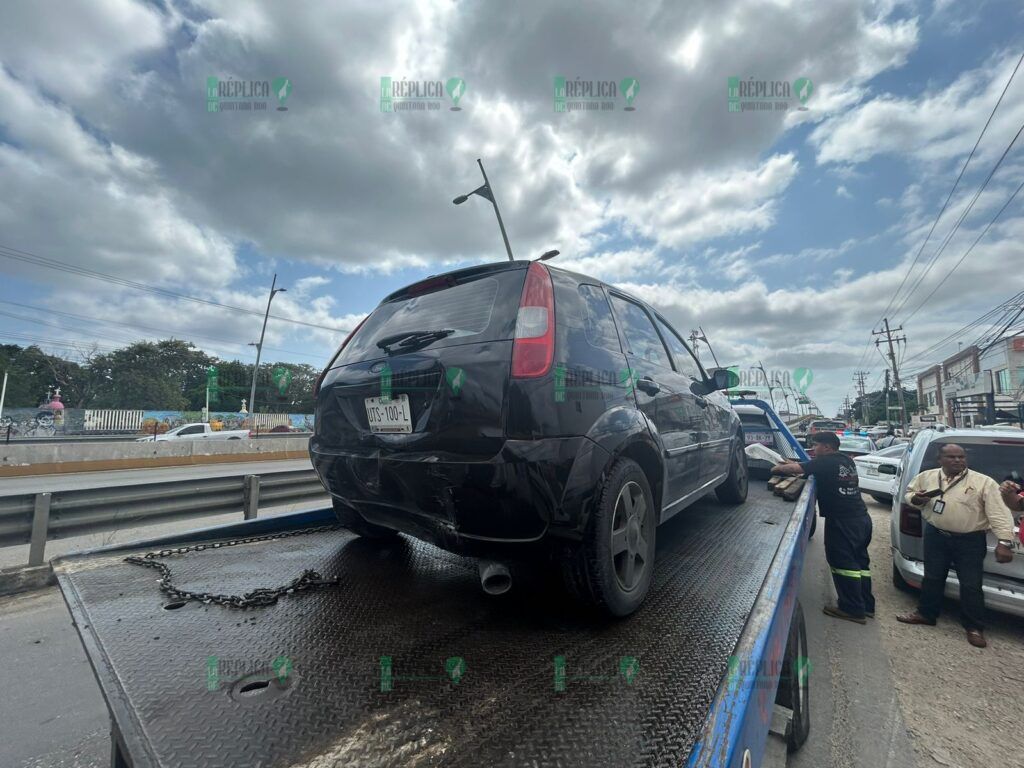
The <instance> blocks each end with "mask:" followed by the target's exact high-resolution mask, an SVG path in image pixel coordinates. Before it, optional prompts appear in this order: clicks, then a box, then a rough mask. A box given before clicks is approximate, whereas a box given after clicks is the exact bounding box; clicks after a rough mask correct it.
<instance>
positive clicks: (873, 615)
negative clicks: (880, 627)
mask: <svg viewBox="0 0 1024 768" xmlns="http://www.w3.org/2000/svg"><path fill="white" fill-rule="evenodd" d="M864 615H865V616H867V617H868V618H869V619H873V618H875V612H874V611H864Z"/></svg>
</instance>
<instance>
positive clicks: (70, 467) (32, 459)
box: [0, 437, 309, 477]
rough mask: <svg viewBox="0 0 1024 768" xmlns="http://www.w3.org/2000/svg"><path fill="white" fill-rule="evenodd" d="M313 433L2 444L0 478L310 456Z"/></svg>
mask: <svg viewBox="0 0 1024 768" xmlns="http://www.w3.org/2000/svg"><path fill="white" fill-rule="evenodd" d="M308 447H309V438H308V437H282V438H279V439H276V440H163V441H157V442H150V443H65V444H53V443H48V444H42V445H39V444H35V445H15V444H10V445H0V477H16V476H21V475H46V474H55V473H64V472H92V471H107V470H112V469H145V468H148V467H171V466H183V465H189V464H216V463H221V462H238V461H264V460H265V461H279V460H283V459H301V458H305V457H306V456H308V455H309V451H308Z"/></svg>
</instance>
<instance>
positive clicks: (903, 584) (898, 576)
mask: <svg viewBox="0 0 1024 768" xmlns="http://www.w3.org/2000/svg"><path fill="white" fill-rule="evenodd" d="M892 585H893V586H894V587H896V589H898V590H899V591H900V592H907V593H910V594H913V593H914V592H915V591H916V590H915V589H914V588H913V587H912V586H910V584H909V582H907V580H906V579H904V578H903V574H902V573H900V569H899V568H897V567H896V563H893V564H892Z"/></svg>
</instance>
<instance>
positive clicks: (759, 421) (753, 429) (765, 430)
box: [732, 402, 776, 477]
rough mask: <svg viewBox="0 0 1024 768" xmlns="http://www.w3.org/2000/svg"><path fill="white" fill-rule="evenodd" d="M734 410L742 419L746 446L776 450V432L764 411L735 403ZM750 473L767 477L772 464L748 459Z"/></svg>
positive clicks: (752, 406) (746, 404) (763, 460)
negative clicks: (760, 446) (759, 446)
mask: <svg viewBox="0 0 1024 768" xmlns="http://www.w3.org/2000/svg"><path fill="white" fill-rule="evenodd" d="M732 407H733V410H734V411H736V414H737V415H738V416H739V417H740V423H741V424H742V425H743V441H744V444H745V445H755V444H757V445H763V446H765V447H766V448H771V449H772V450H775V448H776V445H775V430H774V427H773V426H772V423H771V421H770V420H769V419H768V416H767V414H766V413H765V412H764V409H762V408H759V407H758V406H756V405H753V404H748V403H742V402H739V403H737V402H734V403H733V406H732ZM747 463H748V465H749V467H750V473H751V475H753V476H754V477H767V476H768V475H769V474H770V473H771V468H772V463H771V462H769V461H767V460H765V459H757V458H750V457H749V456H748V457H747Z"/></svg>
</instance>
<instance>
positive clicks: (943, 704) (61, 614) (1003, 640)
mask: <svg viewBox="0 0 1024 768" xmlns="http://www.w3.org/2000/svg"><path fill="white" fill-rule="evenodd" d="M868 506H869V509H870V510H871V512H872V517H873V518H874V520H875V544H874V545H873V548H872V558H873V562H872V571H873V572H874V573H875V574H876V577H875V579H874V585H875V594H876V597H877V599H878V605H879V609H878V611H879V612H878V617H877V619H875V620H873V621H870V622H869V623H868V624H867V625H866V626H859V625H856V624H851V623H849V622H843V621H838V620H835V619H831V618H829V617H827V616H825V615H823V614H822V613H821V606H822V605H823V604H824V603H825V602H831V601H834V599H835V595H834V591H833V588H832V583H831V578H830V576H829V572H828V568H827V565H826V563H825V560H824V553H823V547H822V527H821V526H819V528H818V533H816V534H815V536H814V538H813V539H812V540H811V543H810V544H811V546H810V548H809V550H808V557H807V560H806V562H805V565H804V571H803V576H802V580H801V587H800V600H801V603H802V604H803V607H804V614H805V617H806V622H807V631H808V644H809V656H810V660H811V665H812V666H811V673H810V674H811V693H810V705H811V735H810V738H809V740H808V742H807V743H806V744H805V745H804V747H803V749H801V750H800V751H799V752H798V753H796V754H794V755H791V756H790V762H789V765H790V766H794V767H795V768H904V767H906V768H926V767H927V768H933V767H934V766H948V767H949V768H958V767H959V768H974V766H979V765H1010V764H1011V763H1012V760H1010V761H1007V760H1006V759H1003V758H1006V757H1007V756H1008V755H1007V753H1006V751H1005V750H1006V749H1007V748H1009V749H1011V750H1012V749H1014V748H1013V747H1012V744H1013V740H1012V737H1011V738H1010V741H1007V735H1008V734H1010V733H1012V729H1011V728H1010V726H1011V724H1012V723H1013V722H1019V712H1017V714H1016V716H1015V715H1014V710H1015V707H1016V705H1017V704H1019V698H1017V699H1015V698H1014V697H1013V695H1012V691H1013V688H1012V687H1011V688H1005V686H1003V685H1002V684H1001V683H1000V682H999V680H1000V679H1001V678H1000V675H1003V678H1002V679H1004V680H1005V674H1006V673H1007V672H1008V671H1010V670H1016V669H1020V666H1019V665H1018V660H1019V659H1022V658H1024V640H1022V637H1024V631H1022V630H1024V621H1020V620H1017V619H1013V618H1012V617H1000V616H993V617H992V625H993V626H992V627H990V630H989V633H988V634H989V639H990V642H991V643H992V646H991V647H990V648H988V649H985V650H984V651H981V650H978V649H972V648H970V647H969V646H968V645H967V644H966V641H965V640H964V639H963V633H962V630H960V628H959V625H958V624H957V622H956V621H955V612H956V607H955V603H952V602H950V603H948V606H947V607H948V610H949V611H950V613H951V614H952V615H951V616H948V617H944V618H943V620H942V621H940V625H939V627H937V628H924V629H922V628H913V627H906V626H905V625H900V624H896V622H895V618H894V616H895V613H896V612H898V611H903V610H906V609H907V608H908V607H910V606H912V605H913V598H912V597H911V596H908V595H905V594H903V593H899V592H897V591H896V590H895V588H894V587H893V586H892V582H891V580H890V579H889V572H890V561H889V559H888V533H887V530H885V525H886V515H887V512H886V510H885V509H883V508H882V507H880V506H879V505H878V504H875V503H874V502H868ZM0 654H2V658H3V659H4V660H5V663H4V664H3V665H2V666H3V670H4V672H3V674H4V678H3V681H4V683H6V685H5V686H4V690H6V691H8V692H12V691H17V695H7V696H3V697H0V765H2V766H5V768H6V766H11V767H12V768H14V767H21V768H91V767H93V766H106V765H108V764H109V763H108V761H109V735H108V730H107V729H108V721H107V713H106V707H105V705H104V703H103V700H102V698H101V696H100V693H99V689H98V687H97V686H96V683H95V681H94V679H93V675H92V671H91V669H90V668H89V665H88V662H87V661H86V658H85V654H84V652H83V651H82V648H81V645H80V642H79V640H78V636H77V633H76V632H75V630H74V628H73V627H72V626H71V619H70V616H69V614H68V612H67V609H66V607H65V606H64V602H63V599H62V598H61V596H60V594H59V592H58V591H57V590H56V589H48V590H44V591H40V592H35V593H31V594H27V595H22V596H15V597H11V598H0ZM936 659H938V660H939V661H941V670H939V671H937V668H936ZM979 670H983V673H982V674H979ZM1000 670H1002V672H1000ZM1004 694H1009V695H1004ZM1014 717H1016V718H1018V719H1016V720H1015V719H1013V718H1014ZM993 750H995V752H993ZM997 754H998V755H1002V756H1003V758H996V757H994V755H997ZM1013 754H1016V753H1013Z"/></svg>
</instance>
